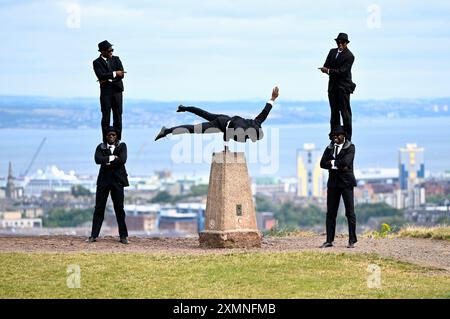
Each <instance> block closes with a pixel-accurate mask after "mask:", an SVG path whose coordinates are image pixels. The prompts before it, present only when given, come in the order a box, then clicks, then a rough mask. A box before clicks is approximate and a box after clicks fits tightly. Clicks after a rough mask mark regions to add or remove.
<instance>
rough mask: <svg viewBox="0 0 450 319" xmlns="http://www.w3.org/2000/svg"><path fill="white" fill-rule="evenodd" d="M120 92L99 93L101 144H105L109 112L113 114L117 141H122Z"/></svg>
mask: <svg viewBox="0 0 450 319" xmlns="http://www.w3.org/2000/svg"><path fill="white" fill-rule="evenodd" d="M122 102H123V98H122V92H115V91H105V92H103V91H102V92H101V95H100V105H101V111H102V122H101V125H102V133H103V142H106V129H107V128H108V127H109V126H110V121H111V111H112V114H113V125H112V126H114V127H115V128H116V129H117V131H118V135H117V139H119V140H121V139H122Z"/></svg>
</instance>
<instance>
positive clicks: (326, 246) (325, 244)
mask: <svg viewBox="0 0 450 319" xmlns="http://www.w3.org/2000/svg"><path fill="white" fill-rule="evenodd" d="M328 247H333V243H329V242H325V243H323V244H322V246H320V248H328Z"/></svg>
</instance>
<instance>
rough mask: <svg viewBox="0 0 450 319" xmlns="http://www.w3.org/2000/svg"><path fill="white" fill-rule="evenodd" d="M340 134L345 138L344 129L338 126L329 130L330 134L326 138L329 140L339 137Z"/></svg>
mask: <svg viewBox="0 0 450 319" xmlns="http://www.w3.org/2000/svg"><path fill="white" fill-rule="evenodd" d="M339 134H342V135H344V136H345V137H347V133H345V130H344V127H343V126H341V125H339V126H335V127H333V128H332V129H331V132H330V134H328V136H329V137H330V139H332V138H333V135H339Z"/></svg>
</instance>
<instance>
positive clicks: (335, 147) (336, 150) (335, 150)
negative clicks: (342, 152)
mask: <svg viewBox="0 0 450 319" xmlns="http://www.w3.org/2000/svg"><path fill="white" fill-rule="evenodd" d="M338 149H339V146H337V145H335V146H334V158H336V157H337V156H338Z"/></svg>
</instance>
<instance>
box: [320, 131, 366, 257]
mask: <svg viewBox="0 0 450 319" xmlns="http://www.w3.org/2000/svg"><path fill="white" fill-rule="evenodd" d="M329 138H330V140H331V143H330V145H328V146H327V147H326V148H325V151H324V152H323V156H322V159H321V161H320V167H321V168H323V169H326V170H328V183H327V220H326V228H327V240H326V242H325V243H324V244H323V245H322V246H321V248H328V247H333V241H334V237H335V231H336V217H337V213H338V209H339V202H340V200H341V198H342V199H343V201H344V206H345V217H347V222H348V233H349V239H348V245H347V247H348V248H353V247H355V243H356V242H357V241H358V240H357V238H356V215H355V207H354V196H353V189H354V187H355V186H356V179H355V175H354V174H353V160H354V158H355V145H354V144H353V143H352V142H351V141H349V140H348V139H346V133H345V130H344V128H343V127H342V126H337V127H334V128H333V129H332V130H331V132H330V134H329Z"/></svg>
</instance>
